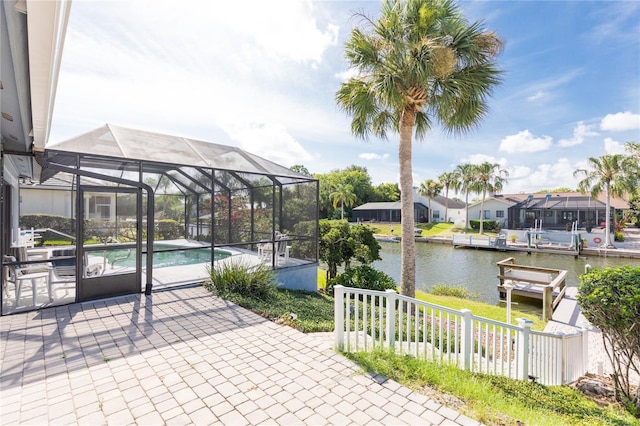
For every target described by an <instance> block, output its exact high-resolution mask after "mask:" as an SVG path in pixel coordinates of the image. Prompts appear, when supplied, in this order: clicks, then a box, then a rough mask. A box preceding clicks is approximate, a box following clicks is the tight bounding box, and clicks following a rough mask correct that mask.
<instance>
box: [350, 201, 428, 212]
mask: <svg viewBox="0 0 640 426" xmlns="http://www.w3.org/2000/svg"><path fill="white" fill-rule="evenodd" d="M413 204H419V205H421V206H423V207H425V208H426V207H427V206H425V205H424V204H422V203H413ZM401 207H402V206H401V204H400V201H387V202H376V203H365V204H363V205H361V206H358V207H356V208H354V209H353V210H402V208H401Z"/></svg>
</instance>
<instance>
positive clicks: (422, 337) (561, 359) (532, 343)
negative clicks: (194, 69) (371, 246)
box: [334, 286, 588, 385]
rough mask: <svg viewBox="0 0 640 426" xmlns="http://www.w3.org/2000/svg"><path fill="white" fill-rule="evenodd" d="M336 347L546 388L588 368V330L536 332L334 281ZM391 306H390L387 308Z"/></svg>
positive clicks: (521, 323)
mask: <svg viewBox="0 0 640 426" xmlns="http://www.w3.org/2000/svg"><path fill="white" fill-rule="evenodd" d="M334 292H335V345H336V348H337V349H338V350H340V351H343V352H355V351H369V350H372V349H374V348H376V347H381V348H392V349H393V350H395V351H396V352H399V353H402V354H408V355H412V356H415V357H417V358H424V359H427V360H431V361H438V362H448V363H452V364H454V365H457V366H458V367H460V368H464V369H465V370H468V371H473V372H478V373H485V374H496V375H501V376H506V377H511V378H514V379H522V380H527V379H534V380H536V381H538V382H539V383H542V384H545V385H560V384H565V383H571V382H573V381H575V380H577V379H578V378H579V377H580V376H582V375H584V374H585V373H586V372H587V366H588V344H587V341H588V331H587V330H586V329H583V330H582V331H580V332H578V333H575V334H571V335H565V334H562V333H556V334H552V333H543V332H539V331H534V330H531V321H529V320H525V319H520V318H519V319H518V320H517V322H518V325H511V324H507V323H503V322H499V321H494V320H490V319H487V318H482V317H477V316H475V315H473V314H472V313H471V311H469V310H468V309H461V310H459V311H458V310H455V309H450V308H446V307H443V306H439V305H435V304H432V303H427V302H423V301H420V300H416V299H413V298H410V297H406V296H402V295H399V294H398V293H396V292H395V291H393V290H387V291H386V292H382V291H373V290H362V289H357V288H350V287H343V286H335V287H334ZM389 307H391V309H389Z"/></svg>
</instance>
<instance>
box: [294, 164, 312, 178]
mask: <svg viewBox="0 0 640 426" xmlns="http://www.w3.org/2000/svg"><path fill="white" fill-rule="evenodd" d="M289 170H291V171H292V172H296V173H300V174H301V175H305V176H311V173H309V169H307V168H306V167H305V166H303V165H302V164H294V165H293V166H291V167H289Z"/></svg>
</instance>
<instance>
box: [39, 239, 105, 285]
mask: <svg viewBox="0 0 640 426" xmlns="http://www.w3.org/2000/svg"><path fill="white" fill-rule="evenodd" d="M75 255H76V249H75V248H72V249H57V250H52V251H51V257H50V258H49V261H50V263H51V267H50V269H49V286H50V287H51V285H52V284H61V283H69V282H75V281H76V259H75V257H74V258H68V257H69V256H75ZM65 257H66V259H65ZM61 258H62V259H61ZM84 265H85V266H84V275H85V276H87V277H91V276H95V275H99V274H101V273H102V272H103V265H101V264H92V265H89V258H88V256H87V254H86V253H85V254H84Z"/></svg>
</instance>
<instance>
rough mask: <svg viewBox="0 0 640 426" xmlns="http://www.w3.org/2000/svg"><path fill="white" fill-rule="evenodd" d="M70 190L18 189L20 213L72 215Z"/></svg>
mask: <svg viewBox="0 0 640 426" xmlns="http://www.w3.org/2000/svg"><path fill="white" fill-rule="evenodd" d="M72 204H73V202H72V200H71V191H61V190H52V189H35V188H28V187H23V188H21V189H20V214H21V215H23V214H50V215H57V216H64V217H72Z"/></svg>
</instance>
